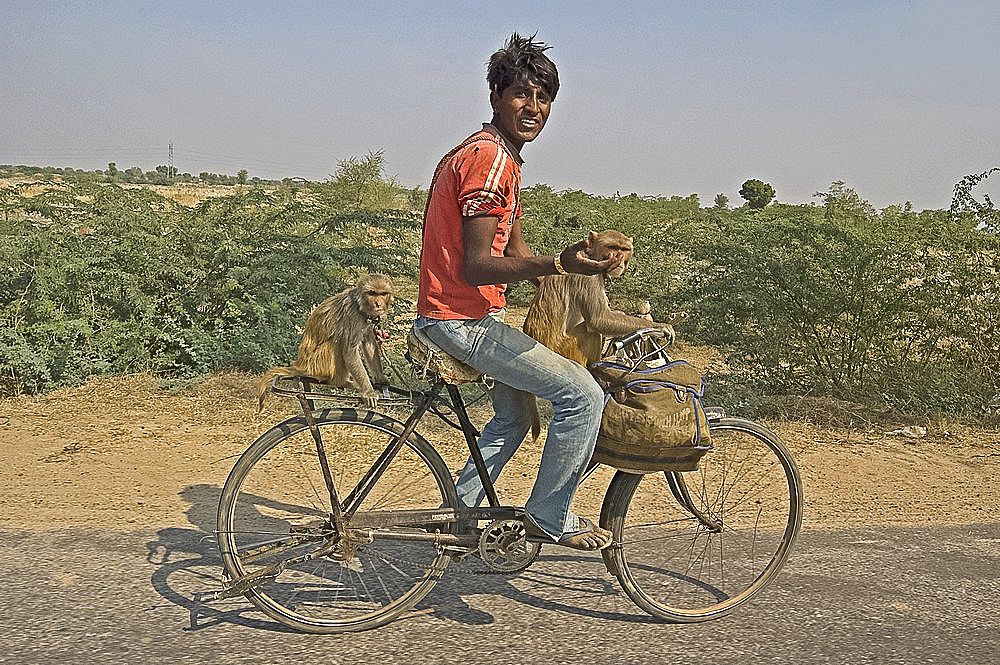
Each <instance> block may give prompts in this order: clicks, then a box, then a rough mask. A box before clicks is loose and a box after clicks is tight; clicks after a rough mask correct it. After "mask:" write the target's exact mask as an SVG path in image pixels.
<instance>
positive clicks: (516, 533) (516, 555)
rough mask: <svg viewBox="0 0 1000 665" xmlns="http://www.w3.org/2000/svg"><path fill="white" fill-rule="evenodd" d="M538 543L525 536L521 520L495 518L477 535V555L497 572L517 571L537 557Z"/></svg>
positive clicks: (539, 545)
mask: <svg viewBox="0 0 1000 665" xmlns="http://www.w3.org/2000/svg"><path fill="white" fill-rule="evenodd" d="M541 549H542V546H541V544H540V543H532V542H529V541H528V540H527V539H526V538H525V533H524V523H523V522H522V521H521V520H496V521H495V522H491V523H490V525H489V526H487V527H486V528H485V529H484V530H483V533H482V535H481V536H480V537H479V557H480V558H481V559H482V560H483V563H485V564H486V565H487V566H489V567H490V568H492V569H493V570H495V571H497V572H499V573H517V572H520V571H522V570H524V569H525V568H527V567H528V566H530V565H531V564H532V563H534V562H535V559H537V558H538V552H539V550H541Z"/></svg>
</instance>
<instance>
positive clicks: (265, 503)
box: [218, 409, 458, 633]
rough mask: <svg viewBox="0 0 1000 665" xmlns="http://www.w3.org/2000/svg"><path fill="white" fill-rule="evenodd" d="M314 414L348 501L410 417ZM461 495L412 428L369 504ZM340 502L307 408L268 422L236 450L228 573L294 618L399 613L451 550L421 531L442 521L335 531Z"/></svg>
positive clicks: (328, 623) (298, 622) (424, 502)
mask: <svg viewBox="0 0 1000 665" xmlns="http://www.w3.org/2000/svg"><path fill="white" fill-rule="evenodd" d="M316 422H317V426H318V428H319V431H320V433H321V436H322V440H323V443H324V448H325V453H326V458H327V462H328V464H329V468H330V471H331V476H332V478H333V481H334V484H335V487H336V490H337V493H338V496H339V503H341V504H344V503H346V501H347V499H348V497H349V496H350V495H351V492H352V490H354V489H355V488H356V487H357V486H358V483H359V480H361V478H362V477H363V476H364V474H365V473H366V472H367V471H368V470H369V469H370V468H371V467H372V465H373V463H374V462H375V460H376V459H377V458H378V456H379V455H380V454H381V453H382V452H383V451H384V450H385V449H386V447H387V446H388V445H389V443H390V441H392V440H393V439H394V438H395V437H396V435H397V433H398V432H399V431H401V430H402V425H401V424H400V423H399V422H398V421H395V420H392V419H390V418H387V417H385V416H382V415H380V414H377V413H373V412H370V411H357V410H354V409H330V410H326V411H323V412H320V413H317V414H316ZM457 503H458V499H457V497H456V495H455V484H454V481H453V480H452V478H451V475H450V474H449V472H448V469H447V467H446V466H445V464H444V461H443V460H442V459H441V457H440V455H438V453H437V451H435V450H434V449H433V447H432V446H431V445H430V444H429V443H428V442H427V441H426V440H425V439H424V438H423V437H421V436H420V435H418V434H416V433H414V434H412V435H411V436H410V437H409V439H407V440H406V441H404V442H403V445H402V447H401V448H400V449H399V451H398V452H397V453H396V455H395V457H393V458H392V460H391V462H390V463H389V465H388V466H387V468H386V469H385V471H384V472H383V473H382V474H381V475H380V476H378V477H377V479H376V481H375V483H374V485H373V486H372V488H371V490H370V491H369V492H368V493H367V496H366V498H365V500H364V501H363V503H362V504H361V507H360V511H376V510H379V511H385V510H408V509H414V508H425V509H439V508H442V507H444V508H454V507H455V506H456V505H457ZM331 508H332V505H331V498H330V492H329V490H328V487H327V484H326V481H325V480H324V474H323V470H322V468H321V465H320V458H319V454H318V452H317V446H316V443H315V441H314V439H313V436H312V434H311V432H310V430H309V427H308V425H307V424H306V421H305V419H304V417H302V416H298V417H295V418H291V419H289V420H286V421H285V422H283V423H281V424H279V425H277V426H275V427H274V428H272V429H271V430H269V431H268V432H266V433H265V434H263V435H262V436H261V437H260V438H259V439H258V440H257V441H255V442H254V443H253V444H252V445H251V446H250V447H249V448H248V449H247V451H246V452H245V453H244V454H243V456H242V457H240V459H239V460H238V461H237V463H236V465H235V466H234V468H233V470H232V472H231V473H230V475H229V478H228V479H227V480H226V484H225V486H224V487H223V490H222V497H221V499H220V503H219V515H218V532H219V533H218V537H219V549H220V552H221V554H222V561H223V565H224V567H225V571H226V573H227V575H228V576H229V578H230V584H233V585H234V586H235V587H236V588H237V589H239V590H240V591H241V592H242V593H244V595H246V597H247V598H248V599H249V600H250V601H252V602H253V603H254V605H256V606H257V607H258V608H259V609H260V610H261V611H263V612H264V613H265V614H267V615H268V616H270V617H272V618H274V619H276V620H278V621H280V622H282V623H284V624H286V625H289V626H292V627H294V628H297V629H300V630H305V631H308V632H314V633H336V632H344V631H354V630H363V629H366V628H373V627H376V626H381V625H383V624H385V623H388V622H389V621H391V620H393V619H395V618H396V617H397V616H399V615H400V614H401V613H403V612H404V611H406V610H407V609H409V608H411V607H412V606H413V605H414V604H415V603H417V602H418V601H420V600H421V599H422V598H423V597H424V596H426V595H427V593H428V592H429V591H430V590H431V588H432V587H433V586H434V583H435V582H436V581H437V579H438V578H439V577H440V576H441V573H442V572H443V571H444V569H445V567H446V566H447V565H448V563H449V561H450V556H449V555H448V554H447V553H446V552H445V551H444V549H443V548H442V547H441V546H439V545H436V544H435V543H433V542H430V541H428V540H419V538H420V536H421V535H426V534H427V532H428V529H431V528H433V527H430V526H427V525H410V526H407V527H399V526H397V527H393V529H392V530H393V532H394V533H396V534H399V533H402V534H403V535H409V536H414V537H416V538H418V540H400V539H391V538H378V537H376V538H375V539H373V540H370V542H362V541H359V540H357V539H355V540H353V541H351V540H350V539H344V538H343V537H342V534H338V533H336V530H335V528H334V526H333V520H332V517H331V512H332V510H331ZM358 514H359V515H360V514H362V513H361V512H359V513H358ZM387 519H389V522H388V523H387V524H383V525H382V526H383V527H387V526H388V527H391V526H392V522H391V519H392V517H391V516H390V518H387ZM396 519H401V518H398V517H397V518H396ZM349 526H350V525H349ZM450 526H451V523H447V522H446V523H443V524H440V525H439V526H438V527H437V529H438V530H440V531H441V532H442V533H447V532H449V531H450ZM374 530H375V531H376V532H377V531H378V527H376V528H375V529H374ZM355 548H357V549H355Z"/></svg>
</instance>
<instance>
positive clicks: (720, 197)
mask: <svg viewBox="0 0 1000 665" xmlns="http://www.w3.org/2000/svg"><path fill="white" fill-rule="evenodd" d="M715 207H716V208H721V209H726V208H728V207H729V197H728V196H726V195H725V194H721V193H720V194H716V195H715Z"/></svg>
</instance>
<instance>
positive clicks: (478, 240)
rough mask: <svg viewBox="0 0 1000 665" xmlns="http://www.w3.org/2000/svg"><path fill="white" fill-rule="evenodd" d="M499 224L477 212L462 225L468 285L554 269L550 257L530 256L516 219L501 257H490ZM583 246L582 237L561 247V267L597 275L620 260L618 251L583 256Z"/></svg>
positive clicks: (535, 275)
mask: <svg viewBox="0 0 1000 665" xmlns="http://www.w3.org/2000/svg"><path fill="white" fill-rule="evenodd" d="M499 223H500V219H499V218H498V217H496V216H493V215H480V216H477V217H469V218H468V219H466V220H465V222H464V223H463V225H462V246H463V252H464V260H463V265H462V269H463V271H464V274H465V280H466V281H467V282H468V283H469V284H471V285H472V286H483V285H485V284H506V283H510V282H519V281H521V280H524V279H536V278H538V277H542V276H545V275H555V274H556V273H557V272H558V271H557V270H556V267H555V262H554V261H553V257H551V256H534V255H532V253H531V249H530V248H529V247H528V245H527V244H526V243H525V242H524V238H523V237H522V236H521V220H520V219H515V220H514V226H513V227H512V228H511V234H510V238H509V239H508V241H507V250H506V251H505V253H504V256H493V254H492V253H491V248H492V247H493V239H494V238H495V237H496V233H497V226H498V225H499ZM586 249H587V240H586V239H584V240H581V241H580V242H577V243H574V244H573V245H570V246H569V247H567V248H566V249H564V250H563V251H562V253H561V254H560V259H561V262H562V266H563V268H564V269H565V270H566V271H567V272H574V273H579V274H582V275H597V274H599V273H604V272H607V271H609V270H613V269H615V268H617V267H618V266H619V265H621V263H622V261H624V255H622V254H620V253H618V254H615V255H612V256H611V257H610V258H608V259H607V260H605V261H594V260H592V259H590V258H588V257H587V255H586Z"/></svg>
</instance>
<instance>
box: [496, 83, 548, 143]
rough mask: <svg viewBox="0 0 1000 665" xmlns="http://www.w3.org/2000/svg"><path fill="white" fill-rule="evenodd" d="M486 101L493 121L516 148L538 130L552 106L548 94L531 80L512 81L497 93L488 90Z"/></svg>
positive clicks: (536, 133) (540, 129) (539, 130)
mask: <svg viewBox="0 0 1000 665" xmlns="http://www.w3.org/2000/svg"><path fill="white" fill-rule="evenodd" d="M490 103H491V104H492V105H493V121H494V123H496V124H499V129H500V131H501V132H503V134H504V136H506V137H507V140H509V141H510V142H511V143H513V144H514V145H515V146H516V147H517V149H518V150H520V149H521V146H523V145H524V144H525V143H527V142H528V141H533V140H535V137H536V136H538V135H539V133H541V131H542V127H544V126H545V121H546V120H547V119H548V117H549V110H551V108H552V99H551V98H550V97H549V94H548V93H547V92H545V91H544V90H543V89H542V87H541V86H539V85H537V84H535V83H533V82H531V81H518V82H516V83H513V84H511V85H509V86H508V87H507V88H506V89H505V90H504V91H503V92H502V93H501V94H497V93H496V92H495V91H494V92H492V93H490Z"/></svg>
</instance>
